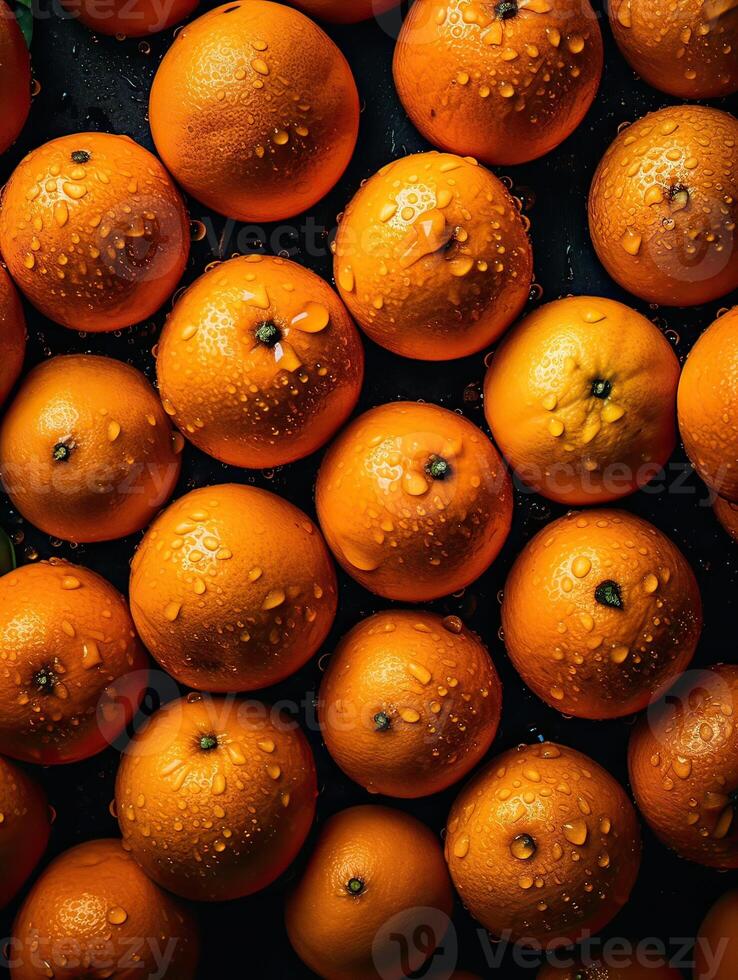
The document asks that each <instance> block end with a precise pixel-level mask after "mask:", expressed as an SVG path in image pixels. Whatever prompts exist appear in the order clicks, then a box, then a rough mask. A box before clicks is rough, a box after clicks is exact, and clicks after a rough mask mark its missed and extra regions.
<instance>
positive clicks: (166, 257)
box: [0, 133, 190, 333]
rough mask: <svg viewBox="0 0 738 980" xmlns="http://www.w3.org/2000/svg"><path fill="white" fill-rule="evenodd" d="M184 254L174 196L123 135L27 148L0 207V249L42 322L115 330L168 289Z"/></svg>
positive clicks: (181, 218)
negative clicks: (39, 313) (47, 319)
mask: <svg viewBox="0 0 738 980" xmlns="http://www.w3.org/2000/svg"><path fill="white" fill-rule="evenodd" d="M189 249H190V226H189V221H188V218H187V213H186V212H185V209H184V205H183V203H182V198H181V197H180V195H179V192H178V191H177V189H176V188H175V186H174V184H173V183H172V180H171V178H170V177H169V174H168V173H167V172H166V170H165V169H164V168H163V167H162V165H161V164H160V163H159V161H158V160H157V159H156V157H154V156H152V154H151V153H149V151H148V150H145V149H144V148H143V147H142V146H139V144H138V143H134V141H133V140H132V139H129V138H128V137H127V136H114V135H112V134H111V133H74V134H72V135H70V136H61V137H59V138H58V139H54V140H51V141H50V142H48V143H44V144H43V145H42V146H39V147H37V148H36V149H35V150H31V152H30V153H29V154H27V156H25V157H24V158H23V160H21V162H20V163H19V164H18V166H17V167H16V168H15V170H14V171H13V173H12V175H11V177H10V179H9V180H8V183H7V184H6V186H5V190H4V192H3V206H2V210H0V252H2V257H3V259H4V260H5V262H6V264H7V266H8V271H9V272H10V274H11V276H12V277H13V279H14V280H15V282H16V284H17V285H18V286H19V287H20V289H21V290H22V291H23V293H25V295H26V297H27V298H28V299H29V300H30V302H31V303H33V305H34V306H35V307H36V308H37V309H39V310H40V311H41V312H42V313H43V314H44V316H47V317H48V318H49V319H50V320H54V321H55V322H56V323H61V324H62V325H63V326H65V327H69V328H70V329H71V330H87V331H90V332H91V333H98V332H103V331H110V330H118V329H119V328H121V327H129V326H131V325H133V324H135V323H139V322H140V321H142V320H145V319H146V318H147V317H150V316H152V315H153V314H154V313H156V311H157V310H158V309H159V307H160V306H162V304H163V303H164V302H165V301H166V300H167V299H168V298H169V297H170V296H171V294H172V293H173V292H174V290H175V288H176V287H177V284H178V283H179V280H180V278H181V276H182V273H183V272H184V268H185V265H186V263H187V257H188V255H189Z"/></svg>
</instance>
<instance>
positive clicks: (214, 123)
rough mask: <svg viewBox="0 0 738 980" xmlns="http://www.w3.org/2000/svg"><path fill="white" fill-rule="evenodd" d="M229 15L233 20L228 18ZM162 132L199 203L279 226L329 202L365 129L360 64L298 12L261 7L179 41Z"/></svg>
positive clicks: (156, 128) (232, 12)
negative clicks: (356, 71)
mask: <svg viewBox="0 0 738 980" xmlns="http://www.w3.org/2000/svg"><path fill="white" fill-rule="evenodd" d="M226 15H227V16H226ZM149 113H150V117H151V132H152V135H153V137H154V142H155V143H156V148H157V150H158V152H159V154H160V155H161V158H162V159H163V160H164V162H165V164H166V165H167V167H168V168H169V170H170V171H171V172H172V174H173V175H174V177H175V179H176V180H177V182H178V183H180V184H181V185H182V186H183V187H184V188H185V190H186V191H188V193H190V194H191V195H192V196H193V197H195V198H196V199H197V200H198V201H201V202H202V203H203V204H205V205H207V206H208V207H210V208H213V209H214V210H215V211H218V212H220V213H221V214H226V215H228V216H229V217H231V218H236V219H239V220H241V221H277V220H280V219H282V218H290V217H293V216H294V215H297V214H300V212H302V211H305V210H306V209H307V208H309V207H311V206H312V205H313V204H315V203H316V202H317V201H319V200H320V199H321V198H322V197H324V196H325V195H326V194H327V193H328V191H329V190H331V188H332V187H333V185H334V184H335V183H336V182H337V181H338V179H339V178H340V177H341V175H342V174H343V171H344V170H345V169H346V166H347V165H348V162H349V160H350V159H351V155H352V154H353V152H354V147H355V145H356V138H357V135H358V129H359V95H358V92H357V90H356V83H355V82H354V78H353V75H352V74H351V69H350V68H349V65H348V62H347V61H346V59H345V58H344V56H343V55H342V54H341V52H340V51H339V50H338V48H337V47H336V46H335V44H334V43H333V42H332V41H331V40H330V38H329V37H328V36H327V35H326V34H324V33H323V31H322V30H321V29H320V28H319V27H318V25H317V24H315V23H313V22H312V21H311V20H309V19H308V18H307V17H305V16H304V15H303V14H301V13H300V12H299V11H298V10H293V9H292V8H290V7H286V6H283V5H282V4H281V3H280V4H277V3H269V2H267V0H249V2H241V3H239V2H236V3H234V4H225V5H224V6H222V7H216V8H215V10H211V11H209V12H208V13H206V14H204V15H203V16H202V17H198V19H197V20H195V21H193V22H192V23H191V24H188V25H187V26H186V27H185V28H183V30H181V31H180V32H179V34H178V35H177V37H176V39H175V41H174V44H173V45H172V46H171V48H170V49H169V51H168V52H167V54H166V55H165V57H164V60H163V61H162V63H161V65H160V66H159V70H158V71H157V73H156V76H155V77H154V84H153V86H152V89H151V98H150V102H149Z"/></svg>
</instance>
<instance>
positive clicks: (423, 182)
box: [333, 152, 533, 361]
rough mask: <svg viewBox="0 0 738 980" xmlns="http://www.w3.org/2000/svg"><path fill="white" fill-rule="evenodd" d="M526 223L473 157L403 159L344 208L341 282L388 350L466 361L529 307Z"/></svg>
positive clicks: (338, 247) (338, 256)
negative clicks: (527, 305) (526, 306)
mask: <svg viewBox="0 0 738 980" xmlns="http://www.w3.org/2000/svg"><path fill="white" fill-rule="evenodd" d="M526 221H527V219H526ZM526 227H527V226H526V225H525V224H524V222H523V218H522V217H521V215H520V212H519V211H518V209H517V207H516V206H515V204H514V202H513V199H512V197H511V196H510V194H509V193H508V191H507V189H506V188H505V186H504V185H503V184H502V183H501V182H500V181H499V180H498V179H497V178H496V177H495V176H494V175H493V174H491V173H490V172H489V171H488V170H485V169H484V167H480V166H478V165H477V164H476V163H475V161H473V160H462V159H461V157H456V156H453V155H451V154H448V153H436V152H432V153H419V154H417V155H414V156H409V157H403V158H401V159H400V160H395V161H394V162H393V163H390V164H388V165H387V166H385V167H383V168H382V169H381V170H380V171H379V172H378V173H377V174H375V175H374V176H373V177H372V178H370V179H369V180H368V181H367V182H366V183H365V184H364V185H363V186H362V187H361V189H360V190H359V191H358V193H357V194H356V196H355V197H354V198H353V200H352V201H351V202H350V204H349V205H348V207H347V208H346V211H345V213H344V215H343V217H342V219H341V221H340V223H339V226H338V234H337V236H336V241H335V247H334V252H335V259H334V263H333V271H334V274H335V277H336V283H337V284H338V288H339V291H340V293H341V296H342V297H343V300H344V302H345V303H346V305H347V306H348V308H349V311H350V313H351V314H352V316H353V317H354V318H355V319H356V321H357V322H358V323H359V326H360V327H361V328H362V329H363V330H364V331H365V332H366V333H367V334H368V336H369V337H371V339H372V340H373V341H375V342H376V343H378V344H381V345H382V347H386V348H387V349H388V350H391V351H394V353H396V354H402V355H403V356H404V357H416V358H420V359H422V360H427V361H447V360H450V359H451V358H456V357H464V356H466V355H467V354H474V353H475V352H476V351H479V350H481V349H482V348H483V347H486V346H487V345H488V344H491V343H492V341H494V340H496V339H497V338H498V337H499V336H500V334H502V333H503V331H504V330H506V329H507V327H509V326H510V324H511V323H512V321H513V320H514V319H515V318H516V317H517V316H518V314H519V313H520V312H521V310H522V309H523V307H524V306H525V303H526V301H527V299H528V294H529V292H530V284H531V279H532V275H533V255H532V252H531V247H530V242H529V241H528V237H527V235H526Z"/></svg>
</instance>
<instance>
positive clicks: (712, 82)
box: [608, 0, 738, 99]
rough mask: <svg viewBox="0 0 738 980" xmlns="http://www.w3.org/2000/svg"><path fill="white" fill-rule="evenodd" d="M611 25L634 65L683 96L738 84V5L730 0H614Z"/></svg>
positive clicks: (713, 94) (710, 94)
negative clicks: (726, 0) (675, 0)
mask: <svg viewBox="0 0 738 980" xmlns="http://www.w3.org/2000/svg"><path fill="white" fill-rule="evenodd" d="M608 8H609V9H608V13H609V15H610V26H611V27H612V32H613V34H614V35H615V40H616V41H617V43H618V47H619V48H620V50H621V51H622V53H623V55H624V56H625V58H626V59H627V61H628V62H629V63H630V65H631V66H632V68H633V69H634V71H637V72H638V74H639V75H640V76H641V77H642V78H643V79H644V80H645V81H647V82H648V84H649V85H653V86H654V88H658V89H661V91H662V92H668V93H669V95H675V96H677V97H678V98H680V99H715V98H718V97H719V96H722V95H730V94H731V93H732V92H735V91H736V90H738V58H736V50H738V7H736V6H735V4H734V3H732V2H730V0H728V2H724V0H717V2H715V0H707V2H706V0H681V2H680V3H674V2H673V0H610V3H609V5H608Z"/></svg>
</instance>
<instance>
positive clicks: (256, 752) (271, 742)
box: [115, 694, 318, 902]
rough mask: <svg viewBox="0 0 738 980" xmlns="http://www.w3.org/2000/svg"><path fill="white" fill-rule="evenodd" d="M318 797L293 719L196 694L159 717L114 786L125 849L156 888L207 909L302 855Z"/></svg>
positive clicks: (140, 737) (255, 887)
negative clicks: (193, 901) (199, 902)
mask: <svg viewBox="0 0 738 980" xmlns="http://www.w3.org/2000/svg"><path fill="white" fill-rule="evenodd" d="M317 795H318V790H317V784H316V777H315V766H314V763H313V756H312V753H311V751H310V747H309V745H308V743H307V739H306V738H305V736H304V735H303V734H302V732H301V731H300V729H299V727H298V725H297V723H296V722H295V721H294V720H292V719H289V718H286V717H282V716H281V715H280V714H279V713H278V711H277V710H276V709H275V708H271V707H269V706H267V705H265V704H261V703H260V702H258V701H245V700H243V699H239V698H234V697H233V696H230V697H228V698H220V697H211V696H209V695H199V694H190V695H188V696H187V698H183V699H182V700H179V701H172V702H170V703H169V704H168V705H167V706H166V707H164V708H162V709H161V710H160V711H158V712H157V713H156V714H155V715H153V717H152V718H151V720H150V721H149V723H148V724H147V725H146V727H145V728H143V729H142V730H141V731H139V732H138V734H137V735H136V737H135V738H134V739H133V741H132V743H131V745H130V746H129V748H128V750H127V752H126V753H125V754H124V755H123V758H122V760H121V765H120V769H119V770H118V778H117V780H116V786H115V801H116V807H117V812H118V821H119V823H120V828H121V833H122V834H123V841H124V843H125V846H126V848H127V849H128V850H130V852H131V853H132V854H133V856H134V858H135V859H136V861H138V863H139V864H140V865H141V867H142V868H143V869H144V870H145V871H146V873H147V874H148V875H149V877H150V878H153V880H154V881H156V882H158V883H159V884H160V885H162V886H164V887H165V888H167V889H168V890H169V891H172V892H174V893H175V894H177V895H182V896H183V897H184V898H189V899H193V900H197V901H204V902H211V901H226V900H228V899H232V898H240V897H241V896H243V895H250V894H252V892H256V891H259V889H261V888H265V887H266V886H267V885H268V884H270V883H271V882H272V881H274V879H275V878H276V877H277V876H278V875H280V874H281V873H282V871H284V869H285V868H286V867H287V865H288V864H290V863H291V861H292V860H293V858H294V857H295V856H296V854H297V853H298V851H299V850H300V848H301V847H302V844H303V842H304V840H305V838H306V837H307V834H308V831H309V830H310V826H311V824H312V822H313V816H314V813H315V798H316V796H317Z"/></svg>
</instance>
